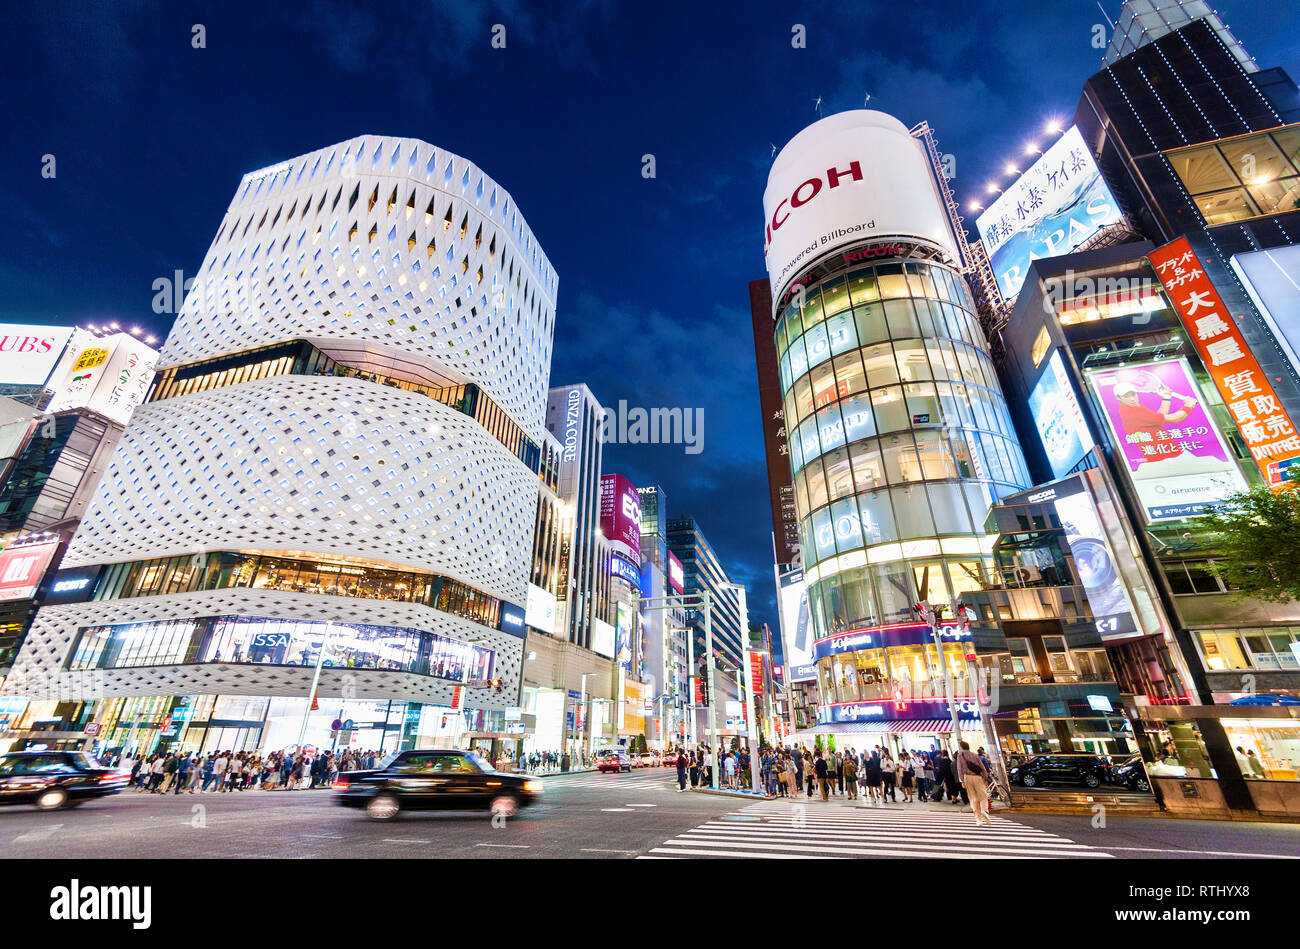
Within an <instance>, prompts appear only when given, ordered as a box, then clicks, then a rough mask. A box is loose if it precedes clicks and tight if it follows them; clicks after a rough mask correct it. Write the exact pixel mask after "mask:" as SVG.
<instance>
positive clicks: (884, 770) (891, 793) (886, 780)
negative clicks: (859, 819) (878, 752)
mask: <svg viewBox="0 0 1300 949" xmlns="http://www.w3.org/2000/svg"><path fill="white" fill-rule="evenodd" d="M897 774H898V765H897V764H895V763H894V759H893V757H892V756H891V755H890V754H889V752H888V751H886V752H885V754H884V756H883V757H882V758H881V759H880V780H881V791H880V799H881V800H882V801H883V800H885V799H886V798H888V799H889V800H890V801H891V802H892V803H894V804H897V803H898V792H897V791H895V790H894V786H895V778H896V777H897Z"/></svg>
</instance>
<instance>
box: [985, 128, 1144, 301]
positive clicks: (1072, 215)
mask: <svg viewBox="0 0 1300 949" xmlns="http://www.w3.org/2000/svg"><path fill="white" fill-rule="evenodd" d="M1120 220H1123V215H1122V214H1121V213H1120V210H1119V204H1118V203H1116V201H1115V196H1114V195H1113V194H1111V193H1110V188H1108V187H1107V186H1106V181H1105V179H1104V178H1102V176H1101V172H1100V171H1098V170H1097V163H1096V162H1095V161H1093V158H1092V153H1091V152H1089V151H1088V149H1087V146H1085V145H1084V144H1083V136H1082V135H1080V134H1079V130H1078V129H1077V128H1075V127H1074V126H1071V127H1070V129H1069V131H1067V132H1066V133H1065V134H1064V135H1062V136H1061V137H1060V139H1059V140H1058V141H1057V142H1056V143H1055V144H1054V145H1053V146H1052V147H1051V148H1049V149H1048V150H1047V151H1045V152H1043V154H1042V156H1041V157H1040V158H1039V159H1038V160H1037V161H1036V162H1034V163H1033V164H1032V165H1030V166H1029V169H1028V170H1027V171H1026V172H1025V173H1024V174H1023V175H1021V176H1020V177H1019V178H1017V179H1016V180H1015V181H1014V182H1013V183H1012V184H1010V185H1009V186H1008V187H1007V189H1006V190H1005V191H1003V192H1002V194H1001V195H999V196H998V199H997V200H996V201H994V202H993V203H992V204H991V205H989V206H988V208H987V209H986V210H985V211H984V212H983V213H982V214H980V216H979V217H978V218H977V219H976V221H975V226H976V228H978V230H979V232H980V239H981V240H983V241H984V249H985V250H986V251H987V252H988V255H989V263H990V265H991V266H992V268H993V276H994V277H995V278H996V279H997V282H998V289H999V290H1000V291H1002V296H1003V298H1004V299H1006V300H1013V299H1015V297H1016V294H1018V293H1019V292H1020V288H1021V286H1022V285H1023V284H1024V282H1025V277H1026V275H1027V274H1028V272H1029V264H1030V262H1031V261H1034V260H1041V259H1043V258H1044V257H1059V256H1061V255H1062V254H1068V253H1070V252H1071V251H1073V250H1074V249H1075V248H1077V247H1078V246H1079V245H1081V244H1082V243H1084V241H1086V240H1087V239H1088V238H1090V237H1092V235H1094V234H1096V233H1097V232H1098V231H1099V230H1101V229H1102V228H1103V227H1105V226H1106V225H1108V224H1114V223H1116V222H1117V221H1120Z"/></svg>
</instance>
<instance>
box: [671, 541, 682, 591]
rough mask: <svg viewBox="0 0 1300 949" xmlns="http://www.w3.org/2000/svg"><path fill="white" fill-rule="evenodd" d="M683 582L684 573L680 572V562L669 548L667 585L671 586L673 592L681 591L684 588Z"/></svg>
mask: <svg viewBox="0 0 1300 949" xmlns="http://www.w3.org/2000/svg"><path fill="white" fill-rule="evenodd" d="M685 584H686V574H685V573H683V572H682V562H681V561H680V560H678V559H677V555H676V554H675V553H673V552H672V551H671V550H670V551H668V585H669V586H670V587H672V588H673V592H675V593H683V592H685V590H686V587H685Z"/></svg>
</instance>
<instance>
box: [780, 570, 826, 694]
mask: <svg viewBox="0 0 1300 949" xmlns="http://www.w3.org/2000/svg"><path fill="white" fill-rule="evenodd" d="M777 595H778V598H779V599H780V607H781V641H782V645H783V646H784V647H785V663H786V667H787V668H788V669H789V670H790V681H791V682H807V681H809V680H812V679H816V678H817V667H816V666H815V665H814V664H813V663H814V662H815V661H816V660H815V659H814V657H813V641H812V640H813V629H812V624H811V623H810V622H809V617H808V584H807V583H806V582H805V581H804V575H803V571H802V570H791V571H789V572H787V573H785V574H782V575H781V577H780V579H779V581H778V586H777Z"/></svg>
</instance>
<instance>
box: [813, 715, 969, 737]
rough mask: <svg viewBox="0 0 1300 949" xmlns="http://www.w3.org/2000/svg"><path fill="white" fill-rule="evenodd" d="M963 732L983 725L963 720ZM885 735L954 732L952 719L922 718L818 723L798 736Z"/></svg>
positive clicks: (944, 733)
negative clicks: (830, 723)
mask: <svg viewBox="0 0 1300 949" xmlns="http://www.w3.org/2000/svg"><path fill="white" fill-rule="evenodd" d="M961 728H962V732H963V733H965V732H982V731H983V726H982V725H981V724H980V723H979V722H977V721H974V722H971V721H967V722H962V723H961ZM831 733H833V734H837V735H853V734H867V735H884V734H887V733H889V734H895V735H901V734H904V733H906V734H918V733H919V734H922V735H937V734H942V735H948V734H951V733H952V720H951V719H947V718H922V719H916V720H914V721H898V722H843V723H840V724H838V725H818V726H817V727H816V728H808V729H804V730H803V731H801V732H799V733H798V734H797V735H796V736H795V737H796V738H812V737H814V736H816V735H825V734H831Z"/></svg>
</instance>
